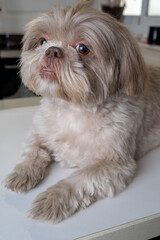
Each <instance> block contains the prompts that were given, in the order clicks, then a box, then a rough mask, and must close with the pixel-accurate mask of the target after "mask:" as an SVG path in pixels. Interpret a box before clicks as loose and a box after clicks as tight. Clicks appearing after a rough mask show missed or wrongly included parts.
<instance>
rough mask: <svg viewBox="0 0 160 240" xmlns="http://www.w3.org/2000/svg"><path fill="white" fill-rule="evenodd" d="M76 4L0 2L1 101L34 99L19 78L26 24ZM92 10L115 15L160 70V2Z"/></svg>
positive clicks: (105, 1) (127, 0) (140, 0)
mask: <svg viewBox="0 0 160 240" xmlns="http://www.w3.org/2000/svg"><path fill="white" fill-rule="evenodd" d="M75 2H76V0H67V1H66V0H45V1H44V0H27V1H26V0H0V99H8V98H22V97H31V96H34V94H33V93H31V92H30V91H28V90H27V89H26V88H25V87H24V86H23V85H22V84H21V80H20V77H19V74H18V72H19V68H18V66H17V63H18V62H19V58H20V53H21V43H20V42H21V39H22V37H23V34H24V28H25V25H26V23H27V22H29V21H30V20H32V19H34V18H35V17H37V16H38V15H39V14H40V13H43V12H47V11H50V10H52V9H54V7H55V6H62V7H64V6H67V5H75ZM93 7H94V8H96V9H98V10H100V11H104V12H108V13H109V14H111V15H113V16H114V17H115V18H117V19H118V20H119V21H121V23H122V24H124V25H125V26H126V27H128V28H129V29H130V31H131V32H132V34H133V35H134V37H135V38H136V39H137V41H138V43H139V45H140V48H141V51H142V54H143V55H144V58H145V61H146V62H147V63H150V64H154V65H158V66H160V1H158V0H94V1H93Z"/></svg>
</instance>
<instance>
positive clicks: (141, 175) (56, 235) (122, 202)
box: [0, 106, 160, 240]
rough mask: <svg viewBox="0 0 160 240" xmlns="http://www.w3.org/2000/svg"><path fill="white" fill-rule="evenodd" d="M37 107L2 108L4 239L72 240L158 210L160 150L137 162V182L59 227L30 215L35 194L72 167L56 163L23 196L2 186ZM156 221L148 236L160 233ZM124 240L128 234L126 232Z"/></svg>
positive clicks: (0, 217)
mask: <svg viewBox="0 0 160 240" xmlns="http://www.w3.org/2000/svg"><path fill="white" fill-rule="evenodd" d="M36 110H37V106H32V107H23V108H15V109H14V108H13V109H7V110H1V111H0V156H1V157H0V240H72V239H76V238H80V237H83V236H86V235H89V234H93V233H96V232H99V231H102V230H106V229H110V228H113V227H116V226H119V225H121V224H125V223H128V222H131V221H136V220H138V219H141V218H144V217H148V216H151V215H154V214H159V213H160V158H159V156H160V148H159V149H156V150H154V151H152V152H150V153H149V154H148V155H147V156H145V157H144V158H143V159H141V160H139V162H138V169H137V173H136V176H135V178H134V180H133V182H132V183H131V184H130V186H128V188H127V189H126V190H125V191H124V192H122V193H121V194H119V195H118V196H117V197H115V198H113V199H105V200H102V201H99V202H97V203H95V204H93V205H92V206H90V207H89V208H88V209H86V210H83V211H80V212H78V213H77V214H75V215H74V216H72V217H70V218H68V219H66V220H65V221H63V222H61V223H59V224H57V225H52V224H51V223H46V222H45V223H42V222H39V221H34V220H32V219H30V218H27V212H28V210H29V207H30V205H31V202H32V201H33V200H34V199H35V197H36V196H37V195H38V194H39V193H40V192H42V191H45V190H46V189H47V188H48V187H50V186H51V185H53V184H55V183H56V182H57V181H58V180H60V179H62V178H65V177H67V176H68V175H70V174H71V172H73V171H74V170H73V169H62V168H61V167H60V166H59V165H58V164H53V166H52V171H51V172H50V175H49V176H48V177H47V178H46V179H45V180H44V181H43V182H42V183H41V184H40V185H38V186H37V187H36V188H35V189H33V190H31V191H28V192H27V193H25V194H17V193H14V192H11V191H10V190H8V189H6V188H4V186H3V180H4V178H5V177H6V175H7V174H8V173H10V171H11V170H12V169H13V167H14V166H15V164H16V163H17V161H18V159H19V156H20V152H21V150H22V146H23V143H24V140H25V136H26V133H27V131H28V129H29V127H30V124H31V121H32V116H33V114H34V113H35V111H36ZM159 216H160V215H159ZM158 224H159V229H158V228H157V229H158V230H157V229H156V230H155V231H156V232H152V231H151V230H150V231H149V232H150V235H147V236H153V237H154V236H155V235H157V233H158V232H157V231H159V234H160V217H159V218H158ZM146 231H147V229H146ZM135 234H136V233H134V235H135ZM143 236H144V235H143ZM85 239H111V238H107V237H106V238H85ZM112 239H114V238H112ZM119 239H120V238H119ZM123 239H124V240H125V239H127V238H125V236H124V237H123ZM130 239H131V238H128V240H130ZM135 239H138V240H141V239H145V238H143V237H142V238H140V237H139V238H135ZM146 239H147V238H146ZM148 239H149V238H148Z"/></svg>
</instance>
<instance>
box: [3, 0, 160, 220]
mask: <svg viewBox="0 0 160 240" xmlns="http://www.w3.org/2000/svg"><path fill="white" fill-rule="evenodd" d="M21 76H22V81H23V83H24V84H25V85H26V86H27V87H28V88H29V89H30V90H32V91H33V92H35V93H36V94H37V95H41V96H43V99H42V101H41V105H40V108H39V110H38V112H37V113H36V115H35V117H34V120H33V126H32V129H31V131H30V133H29V136H28V138H27V143H26V148H25V150H24V153H23V154H22V162H21V163H19V164H18V165H17V166H16V167H15V168H14V170H13V172H12V173H11V174H10V175H9V176H8V177H7V178H6V187H8V188H9V189H11V190H13V191H15V192H25V191H27V190H29V189H31V188H34V187H35V186H36V185H37V184H38V183H39V182H41V181H42V180H43V179H44V177H45V176H46V175H47V174H46V173H47V170H48V168H49V166H50V165H51V163H52V162H53V161H57V162H59V163H60V164H61V165H62V166H64V167H78V168H79V169H78V170H77V171H75V172H74V173H73V174H72V175H71V176H70V177H68V178H66V179H63V180H61V181H60V182H58V183H57V184H56V185H54V186H51V187H50V188H48V189H47V190H46V191H45V192H43V193H41V194H40V195H38V197H37V198H36V199H35V201H34V202H33V204H32V207H31V210H30V216H31V217H32V218H33V219H40V220H47V221H51V222H53V223H57V222H59V221H61V220H63V219H65V218H67V217H69V216H71V215H73V214H74V213H76V212H77V211H79V210H80V209H84V208H87V207H88V206H90V205H91V204H92V203H93V202H95V201H97V200H99V199H103V198H106V197H113V196H115V194H117V193H119V192H121V191H122V190H124V189H125V188H126V186H127V185H128V184H129V183H130V182H131V181H132V179H133V176H134V174H135V171H136V160H137V159H139V158H140V157H142V156H143V155H144V154H145V153H147V152H148V151H149V150H151V149H153V148H155V147H157V146H158V145H159V144H160V70H159V69H156V68H153V67H148V66H146V64H145V63H144V60H143V58H142V56H141V53H140V51H139V48H138V46H137V43H136V41H135V40H134V39H133V37H132V36H131V34H130V33H129V31H128V30H127V29H126V28H125V27H124V26H123V25H121V24H120V23H119V22H118V21H116V20H115V19H113V18H112V17H111V16H109V15H108V14H106V13H102V12H99V11H97V10H95V9H92V8H91V7H90V6H89V1H80V2H78V3H77V5H76V6H75V7H67V8H65V9H59V8H57V9H55V10H54V11H52V12H49V13H47V14H44V15H42V16H40V17H39V18H37V19H35V20H34V21H32V22H30V23H29V24H28V25H27V29H26V33H25V35H24V39H23V51H22V57H21Z"/></svg>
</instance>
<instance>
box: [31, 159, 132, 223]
mask: <svg viewBox="0 0 160 240" xmlns="http://www.w3.org/2000/svg"><path fill="white" fill-rule="evenodd" d="M135 169H136V163H135V161H134V160H132V159H130V160H128V161H127V162H123V161H121V160H120V159H113V160H111V161H110V162H108V161H106V160H104V161H100V162H99V163H97V164H95V165H91V166H88V167H86V168H84V169H81V170H79V171H77V172H75V173H74V174H73V175H71V176H70V177H69V178H67V179H65V180H62V181H60V182H58V183H57V184H56V185H54V186H52V187H50V188H48V189H47V190H46V191H45V192H43V193H41V194H39V195H38V197H37V198H36V199H35V201H34V202H33V204H32V207H31V210H30V214H29V216H30V217H32V218H33V219H39V220H43V221H44V220H47V221H51V222H53V223H57V222H59V221H61V220H63V219H65V218H67V217H69V216H71V215H73V214H74V213H75V212H77V211H79V210H80V209H84V208H86V207H88V206H89V205H91V204H92V203H93V202H95V201H97V200H99V199H103V198H105V197H113V196H114V195H115V194H116V193H118V192H120V191H122V190H123V189H124V188H125V187H126V186H127V185H128V184H129V182H130V181H131V180H132V177H133V175H134V173H135Z"/></svg>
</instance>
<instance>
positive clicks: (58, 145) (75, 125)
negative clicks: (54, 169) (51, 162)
mask: <svg viewBox="0 0 160 240" xmlns="http://www.w3.org/2000/svg"><path fill="white" fill-rule="evenodd" d="M34 127H36V128H38V131H37V132H38V133H39V135H40V139H41V140H42V144H44V145H46V147H47V148H48V149H50V150H51V151H52V154H53V156H54V158H55V160H56V161H59V162H60V163H61V164H62V165H63V166H66V167H74V166H84V165H86V164H88V163H89V162H90V161H92V162H94V161H98V160H99V159H102V157H103V155H104V156H105V154H106V153H108V152H109V147H110V143H111V142H112V141H111V140H112V137H113V129H112V128H111V119H109V118H108V119H107V118H106V112H103V111H101V112H100V113H98V112H97V110H96V109H95V110H94V109H92V111H89V110H86V109H85V108H82V107H81V108H80V107H76V106H75V105H73V104H68V103H67V102H65V101H63V100H62V101H61V100H60V101H58V102H57V101H55V102H52V103H51V102H50V101H48V100H43V102H42V105H41V107H40V110H39V111H38V113H37V114H36V116H35V118H34Z"/></svg>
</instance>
